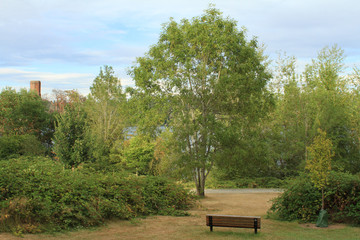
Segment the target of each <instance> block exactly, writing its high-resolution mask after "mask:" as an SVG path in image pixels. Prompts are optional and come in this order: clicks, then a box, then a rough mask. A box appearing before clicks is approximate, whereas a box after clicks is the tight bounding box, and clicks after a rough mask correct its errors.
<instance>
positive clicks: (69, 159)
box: [53, 102, 91, 168]
mask: <svg viewBox="0 0 360 240" xmlns="http://www.w3.org/2000/svg"><path fill="white" fill-rule="evenodd" d="M88 131H89V126H88V122H87V114H86V112H85V110H84V104H83V103H81V102H77V103H74V104H68V105H66V106H65V109H64V111H63V112H62V113H61V114H59V115H58V116H57V121H56V128H55V133H54V139H53V141H54V147H53V151H54V153H55V154H56V158H57V159H59V160H60V161H61V162H63V163H64V164H65V165H66V166H67V167H69V168H71V167H77V166H78V165H79V164H81V163H83V162H89V161H90V160H91V156H90V140H89V137H88Z"/></svg>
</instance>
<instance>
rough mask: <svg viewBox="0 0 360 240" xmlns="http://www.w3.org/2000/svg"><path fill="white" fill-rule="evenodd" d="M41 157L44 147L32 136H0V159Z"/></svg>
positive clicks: (43, 153)
mask: <svg viewBox="0 0 360 240" xmlns="http://www.w3.org/2000/svg"><path fill="white" fill-rule="evenodd" d="M41 155H42V156H43V155H45V147H44V146H43V145H42V144H41V142H40V141H39V140H38V139H37V138H36V136H34V135H29V134H25V135H14V136H0V159H9V158H13V157H16V156H41Z"/></svg>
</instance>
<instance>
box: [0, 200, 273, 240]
mask: <svg viewBox="0 0 360 240" xmlns="http://www.w3.org/2000/svg"><path fill="white" fill-rule="evenodd" d="M278 195H279V193H207V196H206V198H204V199H202V200H200V202H199V204H197V206H196V207H195V208H194V209H192V210H190V211H189V212H190V213H191V216H189V217H169V216H153V217H147V218H144V219H135V220H133V221H113V222H110V223H108V224H107V225H106V226H104V227H99V228H96V229H90V230H89V229H87V230H79V231H73V232H68V233H59V234H56V235H48V234H37V235H31V234H30V235H28V234H26V235H24V236H23V238H22V239H34V240H37V239H70V240H74V239H79V240H80V239H81V240H85V239H96V240H105V239H106V240H113V239H159V240H161V239H202V238H209V236H210V239H212V237H211V235H210V234H209V232H210V231H209V227H206V226H205V215H206V214H209V213H213V214H229V215H244V216H264V215H266V211H267V210H268V209H269V207H270V206H271V202H270V200H271V199H273V198H275V197H276V196H278ZM262 221H263V222H266V221H267V220H266V219H264V218H262ZM223 229H225V228H214V231H223ZM226 229H228V228H226ZM237 230H239V229H237ZM241 230H242V231H245V232H249V233H250V232H251V233H252V234H253V230H252V229H241ZM227 231H229V230H227ZM230 231H231V230H230ZM260 231H261V230H260ZM0 239H1V240H3V239H8V240H15V239H17V240H18V239H20V238H19V237H16V236H14V235H12V234H8V233H6V234H0Z"/></svg>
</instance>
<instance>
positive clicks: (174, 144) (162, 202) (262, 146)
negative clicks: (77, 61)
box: [0, 5, 360, 239]
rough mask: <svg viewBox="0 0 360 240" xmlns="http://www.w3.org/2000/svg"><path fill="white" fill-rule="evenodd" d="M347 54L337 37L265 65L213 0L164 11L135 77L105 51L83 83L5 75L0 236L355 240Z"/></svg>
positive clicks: (357, 219) (356, 158) (359, 216)
mask: <svg viewBox="0 0 360 240" xmlns="http://www.w3.org/2000/svg"><path fill="white" fill-rule="evenodd" d="M344 62H345V55H344V50H342V49H341V48H339V47H338V46H337V45H333V46H327V47H324V48H323V49H321V50H320V51H319V52H318V56H317V57H316V58H314V59H313V60H312V61H311V63H308V64H307V65H306V67H305V69H304V70H303V72H299V71H298V70H297V69H296V59H295V57H288V56H286V55H285V56H279V60H278V61H277V63H276V64H277V65H276V66H275V67H274V66H272V65H271V64H270V62H268V61H267V57H266V56H265V55H264V51H263V49H262V47H261V45H260V44H259V43H258V40H257V38H255V37H254V38H248V37H247V34H246V29H244V28H242V29H241V30H240V29H239V27H238V26H237V22H236V21H235V20H233V19H231V18H229V17H224V16H223V15H222V13H221V12H220V10H218V9H216V8H215V7H214V6H213V5H210V6H209V8H208V9H206V10H205V11H204V13H203V14H202V15H200V16H197V17H194V18H192V19H183V20H181V21H176V20H174V19H172V18H171V19H170V20H169V22H167V23H165V24H163V25H162V30H161V33H160V34H159V39H158V42H157V43H156V44H154V45H152V46H151V47H149V49H148V52H147V53H145V54H144V55H143V56H141V57H138V58H136V61H135V62H134V64H133V66H132V67H131V68H130V69H129V70H128V74H129V76H130V77H131V78H132V79H133V80H134V82H135V86H133V87H126V88H123V87H122V85H121V79H119V78H118V77H117V76H116V74H115V71H114V69H113V67H112V66H108V65H104V66H103V67H101V68H100V72H99V75H98V76H97V77H96V78H95V79H94V80H93V83H92V85H91V86H90V93H89V95H88V96H83V95H81V94H80V93H79V92H77V91H76V90H66V91H60V90H59V91H58V90H54V95H55V97H54V98H53V99H46V98H44V97H43V96H42V94H41V90H40V89H41V87H40V86H41V85H40V82H39V81H36V82H31V84H35V83H36V84H35V85H36V87H34V88H33V89H31V90H30V91H28V90H26V89H21V90H20V91H17V90H15V89H13V88H11V87H6V88H4V89H2V91H1V92H0V110H1V111H0V176H1V177H0V193H1V194H0V211H1V217H0V239H1V238H4V239H16V238H18V237H25V238H26V239H51V238H53V239H57V238H64V239H239V238H240V239H247V238H259V239H356V238H357V237H358V236H359V235H360V229H359V227H358V226H359V224H360V138H359V136H360V115H359V110H360V70H359V68H357V67H354V68H353V71H352V72H346V71H345V68H344ZM219 215H221V217H220V218H218V217H219ZM228 215H236V216H237V217H236V219H235V218H234V216H228ZM225 218H226V220H224V219H225ZM219 219H220V220H219ZM229 219H230V220H229ZM239 219H241V220H239ZM238 220H239V221H245V222H246V223H243V224H242V225H241V227H240V226H239V225H236V224H235V223H234V221H238ZM219 221H220V222H221V221H230V223H228V222H227V223H226V226H225V227H224V226H223V225H222V224H223V222H222V223H219ZM249 221H250V223H249ZM251 221H253V224H254V228H252V226H250V229H248V228H247V227H249V226H248V225H249V224H250V225H251V224H252V222H251ZM219 226H222V227H219ZM238 227H240V228H238Z"/></svg>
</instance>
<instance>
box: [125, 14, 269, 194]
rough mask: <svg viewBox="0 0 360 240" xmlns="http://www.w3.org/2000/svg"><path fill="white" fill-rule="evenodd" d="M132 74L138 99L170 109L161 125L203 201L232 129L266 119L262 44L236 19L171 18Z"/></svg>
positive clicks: (266, 76)
mask: <svg viewBox="0 0 360 240" xmlns="http://www.w3.org/2000/svg"><path fill="white" fill-rule="evenodd" d="M130 73H131V75H132V77H133V78H134V80H135V82H136V90H137V92H138V93H140V94H144V95H146V96H147V97H149V96H150V97H152V98H154V99H162V100H163V101H158V100H157V101H154V102H153V104H154V105H155V104H156V103H159V102H160V103H162V106H161V107H162V108H163V109H166V110H167V115H166V119H163V125H164V126H167V127H169V128H170V129H171V131H172V132H173V136H174V138H176V140H177V141H174V142H177V144H179V148H178V149H180V151H181V153H182V157H181V162H182V164H183V165H185V166H187V169H188V170H189V172H191V174H192V176H193V179H194V181H195V183H196V187H197V191H198V194H199V195H204V188H205V179H206V177H207V175H208V174H209V172H210V171H211V169H212V167H213V165H214V162H215V159H216V156H217V154H218V153H220V152H221V150H222V149H223V147H224V145H223V143H224V139H225V138H226V136H224V135H227V134H228V132H229V130H228V129H231V128H232V127H233V126H235V125H238V123H239V122H241V123H244V122H245V121H246V122H251V121H255V120H256V119H258V118H259V117H261V116H263V114H264V112H266V110H267V109H268V108H269V106H270V104H269V103H270V102H271V95H270V94H269V92H267V90H266V88H265V86H266V83H267V82H268V80H269V79H270V77H271V75H270V73H269V72H268V71H267V69H266V64H265V63H264V56H263V55H262V52H261V49H260V48H259V47H258V43H257V40H256V39H252V40H250V41H248V40H247V39H246V33H245V31H244V30H239V29H238V28H237V24H236V22H235V21H234V20H231V19H229V18H224V17H223V16H222V14H221V13H220V12H219V11H218V10H217V9H215V8H212V7H210V8H209V9H207V10H206V11H205V13H204V14H203V15H202V16H199V17H194V18H193V19H192V20H187V19H183V20H181V21H180V23H177V22H175V21H174V20H173V19H170V21H169V22H168V23H166V24H164V26H163V30H162V32H161V34H160V37H159V40H158V42H157V43H156V44H155V45H153V46H152V47H151V48H150V49H149V51H148V52H147V53H146V55H145V56H144V57H139V58H137V61H136V65H135V66H133V67H132V69H131V71H130ZM153 108H156V106H154V107H153ZM150 109H151V108H150ZM149 113H151V111H147V112H146V113H145V114H149ZM159 117H163V116H162V115H159Z"/></svg>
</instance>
